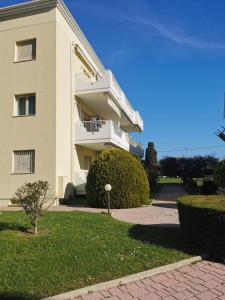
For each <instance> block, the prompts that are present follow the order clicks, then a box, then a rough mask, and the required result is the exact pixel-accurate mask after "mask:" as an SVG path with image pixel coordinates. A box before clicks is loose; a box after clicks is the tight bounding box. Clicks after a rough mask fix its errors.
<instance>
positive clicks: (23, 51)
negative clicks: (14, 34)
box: [16, 39, 36, 62]
mask: <svg viewBox="0 0 225 300" xmlns="http://www.w3.org/2000/svg"><path fill="white" fill-rule="evenodd" d="M34 59H36V39H33V40H27V41H21V42H17V43H16V61H17V62H19V61H27V60H34Z"/></svg>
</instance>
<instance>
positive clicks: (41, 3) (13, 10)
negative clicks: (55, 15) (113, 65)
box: [0, 0, 105, 72]
mask: <svg viewBox="0 0 225 300" xmlns="http://www.w3.org/2000/svg"><path fill="white" fill-rule="evenodd" d="M48 8H50V9H51V8H58V10H59V11H60V13H61V14H62V16H63V17H64V18H65V20H66V21H67V23H68V25H69V26H70V28H71V29H72V30H73V32H74V33H75V34H76V35H77V37H78V38H79V39H80V41H81V42H82V44H83V46H84V47H85V49H86V51H87V52H88V54H89V55H90V57H91V58H92V60H93V61H94V62H95V64H96V65H97V66H98V68H99V69H100V72H104V70H105V68H104V66H103V64H102V62H101V61H100V59H99V57H98V56H97V54H96V53H95V51H94V49H93V48H92V46H91V44H90V43H89V41H88V40H87V38H86V36H85V35H84V33H83V31H82V30H81V28H80V27H79V25H78V24H77V22H76V20H75V19H74V17H73V16H72V14H71V12H70V11H69V9H68V8H67V6H66V4H65V3H64V1H63V0H33V1H29V2H25V3H20V4H16V5H11V6H6V7H2V8H0V22H1V19H2V21H4V20H5V19H6V18H7V17H12V16H14V17H16V16H19V15H21V14H23V13H28V12H34V11H38V10H41V9H48Z"/></svg>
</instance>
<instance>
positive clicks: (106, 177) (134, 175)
mask: <svg viewBox="0 0 225 300" xmlns="http://www.w3.org/2000/svg"><path fill="white" fill-rule="evenodd" d="M108 183H110V184H111V185H112V191H111V192H110V196H111V208H130V207H139V206H141V205H142V204H145V203H146V201H147V200H148V199H149V192H150V191H149V184H148V178H147V174H146V172H145V170H144V168H143V166H142V164H141V162H140V161H139V160H138V159H137V158H135V157H134V156H133V155H132V154H130V153H129V152H127V151H125V150H119V149H110V150H105V151H103V152H102V153H101V154H99V155H98V156H97V158H96V159H95V161H94V162H93V164H92V166H91V168H90V170H89V173H88V178H87V186H86V190H87V198H88V201H89V204H90V206H92V207H106V206H107V201H106V192H105V189H104V187H105V185H106V184H108Z"/></svg>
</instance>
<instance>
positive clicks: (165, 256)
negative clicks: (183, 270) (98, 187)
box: [0, 212, 193, 300]
mask: <svg viewBox="0 0 225 300" xmlns="http://www.w3.org/2000/svg"><path fill="white" fill-rule="evenodd" d="M27 221H28V220H27V216H26V215H25V214H24V213H23V212H12V213H10V212H4V213H1V214H0V249H1V255H0V299H1V300H3V299H21V300H22V299H27V300H28V299H29V300H30V299H41V298H43V297H47V296H51V295H55V294H59V293H62V292H66V291H70V290H73V289H77V288H81V287H84V286H88V285H91V284H95V283H99V282H102V281H107V280H111V279H115V278H119V277H121V276H125V275H128V274H132V273H135V272H140V271H144V270H147V269H151V268H155V267H158V266H161V265H165V264H169V263H173V262H176V261H179V260H182V259H185V258H188V257H190V255H191V254H193V252H192V251H191V250H190V249H189V248H190V244H189V241H188V240H186V239H185V238H184V237H183V236H182V234H181V232H180V230H179V229H178V228H160V227H151V226H144V225H131V224H127V223H122V222H119V221H116V220H113V219H112V218H111V217H109V216H107V215H103V214H91V213H78V212H48V213H46V216H45V217H44V218H43V219H42V220H41V222H40V228H39V229H40V232H39V234H38V236H33V235H32V234H31V233H28V232H27V231H26V230H27V227H28V222H27Z"/></svg>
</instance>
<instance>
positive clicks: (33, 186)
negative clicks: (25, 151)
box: [12, 180, 55, 234]
mask: <svg viewBox="0 0 225 300" xmlns="http://www.w3.org/2000/svg"><path fill="white" fill-rule="evenodd" d="M48 191H49V183H48V182H47V181H41V180H39V181H37V182H34V183H26V184H25V185H23V186H21V187H20V188H18V190H17V192H16V193H15V196H14V197H13V199H12V202H13V203H16V204H18V205H20V206H22V207H23V209H24V210H25V213H26V214H27V215H29V217H30V223H31V225H32V226H33V229H34V234H37V232H38V221H39V220H40V218H41V217H42V216H43V215H44V212H45V211H46V210H47V208H48V207H49V206H51V205H52V204H53V202H54V201H55V199H54V200H53V201H52V203H51V204H50V205H48V206H47V207H45V205H46V203H47V202H49V198H50V197H49V195H48Z"/></svg>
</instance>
